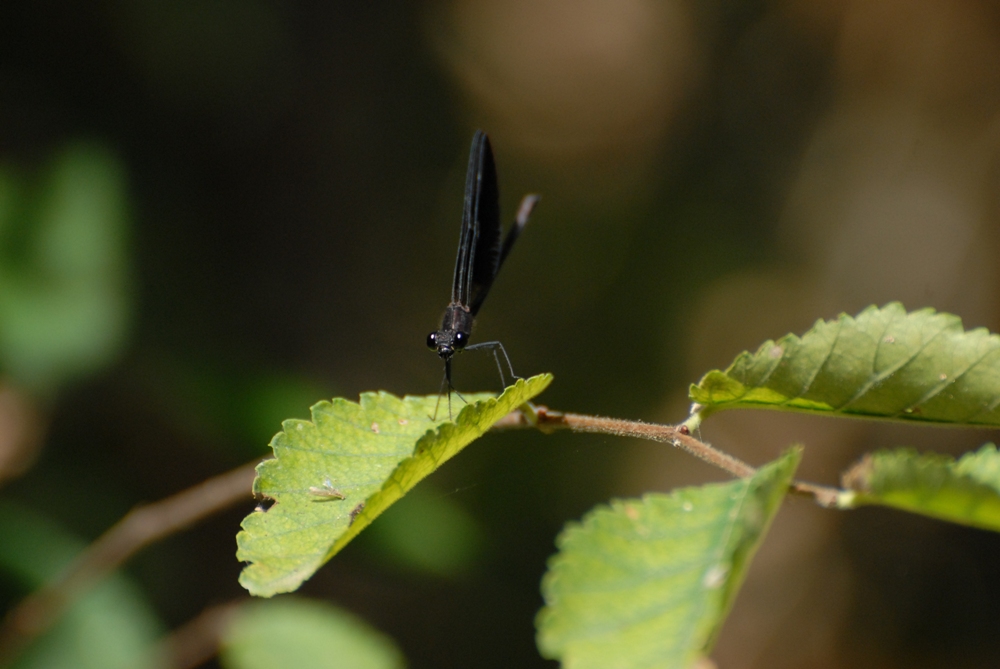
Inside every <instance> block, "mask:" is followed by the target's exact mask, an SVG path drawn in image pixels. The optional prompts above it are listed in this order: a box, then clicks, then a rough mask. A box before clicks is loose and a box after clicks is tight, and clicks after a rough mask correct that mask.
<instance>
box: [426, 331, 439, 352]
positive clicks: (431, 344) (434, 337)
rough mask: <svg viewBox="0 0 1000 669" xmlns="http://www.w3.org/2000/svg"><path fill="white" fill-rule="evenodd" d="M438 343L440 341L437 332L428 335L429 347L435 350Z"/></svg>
mask: <svg viewBox="0 0 1000 669" xmlns="http://www.w3.org/2000/svg"><path fill="white" fill-rule="evenodd" d="M437 343H438V335H437V332H432V333H430V334H429V335H427V348H429V349H431V350H432V351H433V350H434V349H436V348H437Z"/></svg>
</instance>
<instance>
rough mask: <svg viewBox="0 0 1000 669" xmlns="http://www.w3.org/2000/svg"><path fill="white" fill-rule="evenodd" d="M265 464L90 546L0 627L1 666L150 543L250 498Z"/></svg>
mask: <svg viewBox="0 0 1000 669" xmlns="http://www.w3.org/2000/svg"><path fill="white" fill-rule="evenodd" d="M258 462H260V460H254V461H253V462H251V463H249V464H246V465H243V466H242V467H238V468H237V469H233V470H231V471H229V472H226V473H225V474H220V475H219V476H215V477H212V478H210V479H208V480H206V481H203V482H202V483H199V484H198V485H196V486H194V487H191V488H188V489H187V490H184V491H183V492H179V493H177V494H176V495H172V496H170V497H167V498H166V499H164V500H161V501H159V502H154V503H152V504H146V505H142V506H138V507H136V508H134V509H132V511H129V512H128V514H126V515H125V517H124V518H122V519H121V520H120V521H118V522H117V523H116V524H115V525H113V526H112V527H111V528H110V529H108V530H107V531H106V532H105V533H104V534H102V535H101V536H100V537H98V538H97V540H96V541H94V542H93V543H92V544H90V545H89V546H88V547H87V548H86V549H85V550H84V551H83V553H81V554H80V555H79V556H78V557H77V558H76V559H75V560H74V561H73V562H72V563H70V565H69V566H68V567H67V568H66V569H65V570H64V571H63V572H62V573H61V574H60V575H59V576H57V577H56V578H54V579H53V580H52V581H50V582H49V583H47V584H46V585H44V586H42V587H41V588H39V589H38V590H36V591H35V592H33V593H31V594H30V595H28V596H27V597H25V598H24V599H23V600H21V602H20V603H19V604H18V605H17V606H16V607H15V608H13V609H12V610H11V611H10V612H9V613H8V614H7V616H6V617H5V619H4V621H3V623H2V625H0V667H8V666H10V665H12V664H13V663H14V660H15V659H16V658H17V657H18V655H20V653H21V652H22V651H23V650H24V649H25V648H26V647H27V646H28V645H29V644H30V643H31V641H32V640H33V639H35V638H36V637H37V636H39V635H41V634H42V633H44V632H45V631H46V630H48V629H49V627H51V626H52V624H53V623H55V622H56V621H57V620H58V619H59V617H60V616H61V615H62V614H63V613H64V612H65V611H66V609H68V608H69V606H70V605H71V604H73V602H75V601H76V600H77V599H78V598H79V597H80V596H81V595H83V594H84V593H86V592H87V591H88V590H89V589H90V588H92V587H93V586H94V585H96V584H97V583H98V582H99V581H100V580H101V579H103V578H104V577H105V576H107V575H108V574H110V573H111V572H113V571H114V570H115V569H117V568H118V567H119V566H121V564H122V563H123V562H125V561H126V560H128V559H129V558H130V557H132V556H133V555H134V554H135V553H136V552H138V551H139V550H141V549H142V548H144V547H146V546H148V545H149V544H151V543H153V542H155V541H158V540H160V539H162V538H164V537H166V536H169V535H171V534H173V533H174V532H177V531H179V530H182V529H184V528H186V527H188V526H190V525H192V524H193V523H195V522H197V521H199V520H202V519H203V518H205V517H207V516H210V515H212V514H214V513H218V512H219V511H222V510H223V509H226V508H227V507H229V506H232V505H233V504H235V503H236V502H239V501H243V500H246V499H247V498H248V497H249V496H250V495H251V492H250V491H251V488H252V485H253V478H254V474H255V471H254V470H255V467H256V466H257V463H258Z"/></svg>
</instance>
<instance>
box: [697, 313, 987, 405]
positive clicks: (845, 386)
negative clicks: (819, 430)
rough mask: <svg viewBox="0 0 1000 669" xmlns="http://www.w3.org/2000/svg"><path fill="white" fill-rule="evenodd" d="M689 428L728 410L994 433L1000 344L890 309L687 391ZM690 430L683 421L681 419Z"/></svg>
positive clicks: (762, 352) (778, 349)
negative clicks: (925, 424)
mask: <svg viewBox="0 0 1000 669" xmlns="http://www.w3.org/2000/svg"><path fill="white" fill-rule="evenodd" d="M690 396H691V399H692V400H694V401H695V402H696V403H697V404H696V405H695V407H694V412H695V414H696V417H695V422H697V421H698V420H700V418H703V417H704V416H705V415H707V414H708V413H711V412H713V411H716V410H719V409H727V408H748V407H755V408H761V409H789V410H797V411H808V412H813V413H821V414H839V415H845V416H863V417H868V418H892V419H901V420H911V421H923V422H933V423H952V424H964V425H1000V337H998V336H997V335H995V334H991V333H990V332H988V331H987V330H985V329H983V328H977V329H975V330H969V331H965V330H964V329H963V328H962V321H961V319H959V318H958V317H957V316H952V315H949V314H940V313H936V312H935V311H934V310H932V309H922V310H920V311H915V312H913V313H909V314H907V313H906V311H905V310H904V308H903V306H902V305H900V304H898V303H891V304H887V305H886V306H885V307H883V308H881V309H879V308H877V307H874V306H873V307H869V308H868V309H865V310H864V311H862V312H861V313H860V314H858V316H857V317H855V318H852V317H850V316H847V315H843V314H842V315H841V316H840V318H838V319H837V320H834V321H818V322H817V323H816V325H814V326H813V328H812V329H811V330H809V332H807V333H806V334H804V335H803V336H802V337H801V338H799V337H797V336H795V335H787V336H785V337H783V338H782V339H780V340H778V341H777V342H773V341H768V342H766V343H765V344H764V345H763V346H761V347H760V348H759V349H758V350H757V352H756V353H754V354H752V355H751V354H750V353H747V352H744V353H742V354H740V355H739V356H738V357H737V358H736V360H735V361H734V362H733V364H732V365H730V366H729V368H728V369H727V370H726V371H725V372H720V371H718V370H716V371H713V372H709V373H708V374H706V375H705V377H704V378H702V380H701V381H700V382H699V383H698V385H696V386H691V391H690ZM689 422H690V421H689Z"/></svg>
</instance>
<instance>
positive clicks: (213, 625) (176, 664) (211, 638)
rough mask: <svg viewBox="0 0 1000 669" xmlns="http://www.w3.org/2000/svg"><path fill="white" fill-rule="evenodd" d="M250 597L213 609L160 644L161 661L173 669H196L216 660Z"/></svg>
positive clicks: (193, 619) (169, 635)
mask: <svg viewBox="0 0 1000 669" xmlns="http://www.w3.org/2000/svg"><path fill="white" fill-rule="evenodd" d="M248 599H249V598H248V597H244V598H242V599H237V600H235V601H232V602H228V603H226V604H219V605H217V606H210V607H208V608H207V609H205V610H204V611H202V612H201V613H199V614H198V615H197V616H195V617H194V618H192V619H191V620H189V621H188V622H186V623H184V624H183V625H181V626H180V627H178V628H177V629H175V630H174V631H173V632H171V633H170V634H168V635H167V636H166V637H164V638H163V639H162V640H161V641H160V644H159V645H160V648H159V650H160V653H159V657H162V658H163V659H164V661H165V663H166V665H167V666H168V667H171V669H193V668H194V667H200V666H201V665H203V664H204V663H205V662H208V661H209V660H210V659H212V658H213V657H215V656H216V654H218V652H219V644H220V643H222V637H223V635H224V634H225V633H226V630H227V629H228V628H229V625H230V623H231V622H232V621H233V618H234V617H235V616H236V614H237V613H238V612H239V610H240V607H242V606H243V605H244V604H246V602H247V601H248Z"/></svg>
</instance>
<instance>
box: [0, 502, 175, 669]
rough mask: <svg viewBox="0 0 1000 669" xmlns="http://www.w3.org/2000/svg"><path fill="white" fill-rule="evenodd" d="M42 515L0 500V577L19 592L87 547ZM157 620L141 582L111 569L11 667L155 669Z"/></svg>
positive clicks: (53, 572)
mask: <svg viewBox="0 0 1000 669" xmlns="http://www.w3.org/2000/svg"><path fill="white" fill-rule="evenodd" d="M85 545H86V544H85V543H84V542H83V541H81V540H80V539H78V538H76V537H74V536H73V535H72V534H71V533H69V532H67V531H66V530H65V529H63V528H61V527H59V526H58V525H56V524H55V523H53V522H52V521H50V520H48V519H47V518H45V517H43V516H41V515H39V514H38V513H35V512H33V511H31V510H29V509H25V508H23V507H20V506H18V505H15V504H12V503H9V502H0V580H2V581H3V582H4V583H5V584H14V585H15V586H16V588H17V589H18V590H19V591H20V592H21V593H22V594H27V592H29V591H31V590H33V589H35V588H37V587H39V586H40V585H42V584H43V583H45V582H46V581H47V580H48V579H50V578H52V577H54V576H55V575H56V574H58V573H59V572H60V571H61V570H62V569H63V568H65V567H66V565H68V564H69V563H70V562H71V561H72V559H73V558H74V557H75V556H77V555H78V554H79V553H80V551H81V550H83V548H84V547H85ZM163 631H164V630H163V625H162V623H161V622H160V621H159V620H158V619H157V616H156V614H155V613H154V612H153V610H152V608H151V607H150V606H149V604H148V602H147V601H146V599H145V596H144V595H143V593H142V591H141V589H140V588H138V587H137V586H136V585H135V583H134V582H133V581H132V580H131V579H129V578H127V577H125V576H124V575H121V574H115V575H112V576H111V577H110V578H108V579H107V580H105V581H104V582H102V583H100V584H99V585H98V586H97V587H95V588H94V589H93V590H92V591H90V592H89V593H87V594H85V595H84V596H83V597H82V598H80V599H79V601H77V602H76V603H75V604H74V605H73V606H72V607H71V608H70V610H69V611H67V613H66V614H65V616H64V617H63V618H62V619H61V620H60V621H59V622H58V623H56V625H55V626H54V627H53V628H52V629H51V630H49V632H48V633H46V634H45V635H44V636H42V637H41V638H39V639H37V640H36V641H35V643H34V644H33V645H32V646H31V647H30V648H28V649H27V651H26V652H25V653H24V654H23V655H22V656H21V657H20V658H19V659H18V661H17V662H16V663H15V665H14V667H15V669H155V668H156V667H160V666H163V665H161V663H160V661H159V659H158V658H157V657H156V656H154V655H153V652H154V651H153V648H154V646H153V643H154V641H156V640H157V639H158V638H159V636H160V635H161V634H162V633H163Z"/></svg>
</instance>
